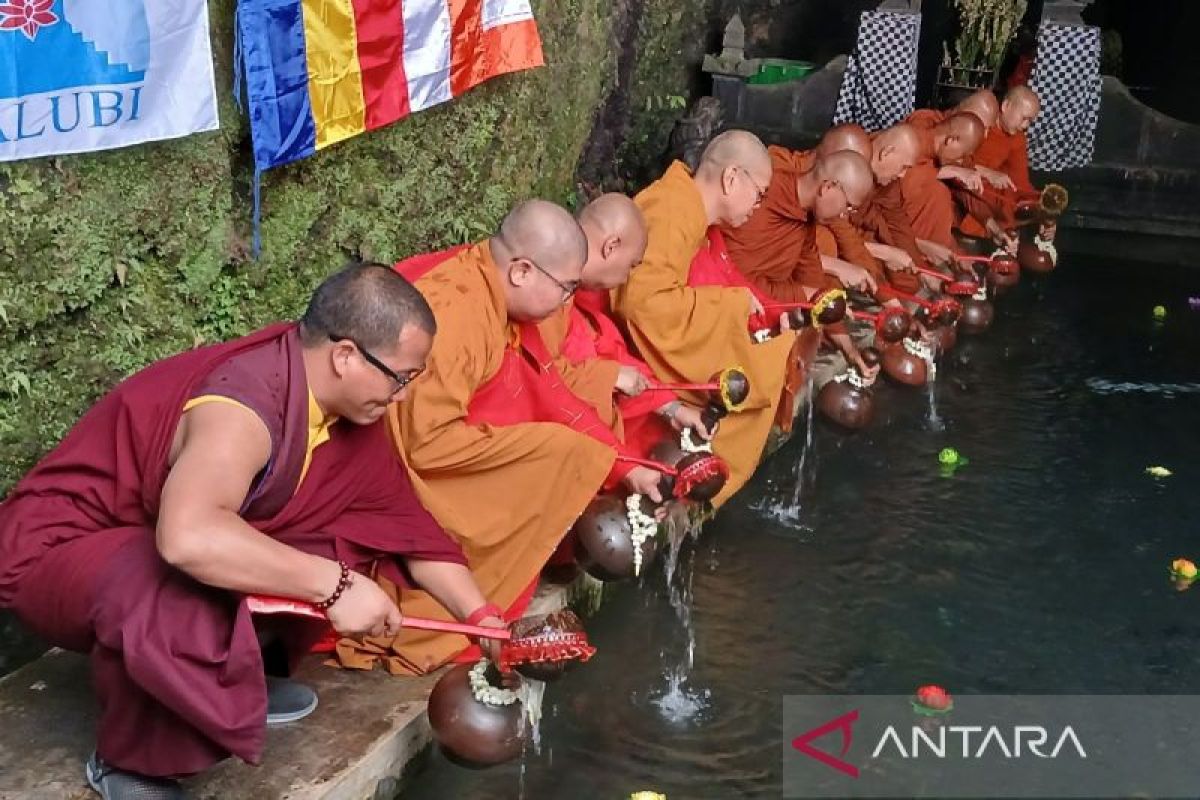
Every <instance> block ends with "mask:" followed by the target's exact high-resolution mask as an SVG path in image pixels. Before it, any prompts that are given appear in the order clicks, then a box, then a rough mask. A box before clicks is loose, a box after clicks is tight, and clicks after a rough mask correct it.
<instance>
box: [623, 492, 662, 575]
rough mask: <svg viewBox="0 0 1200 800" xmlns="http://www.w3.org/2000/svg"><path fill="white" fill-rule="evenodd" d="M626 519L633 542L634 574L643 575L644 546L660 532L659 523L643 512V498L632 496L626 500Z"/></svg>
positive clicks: (638, 495)
mask: <svg viewBox="0 0 1200 800" xmlns="http://www.w3.org/2000/svg"><path fill="white" fill-rule="evenodd" d="M625 517H626V518H627V519H628V520H629V531H630V533H629V538H630V541H632V542H633V574H634V576H635V577H637V576H640V575H641V574H642V545H643V544H645V543H646V540H647V539H649V538H650V537H651V536H653V535H654V534H655V533H657V532H658V521H657V520H656V519H654V517H652V516H651V515H649V514H647V513H646V512H644V511H642V496H641V495H640V494H631V495H629V497H626V498H625Z"/></svg>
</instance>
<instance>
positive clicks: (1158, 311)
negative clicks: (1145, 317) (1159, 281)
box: [1154, 306, 1167, 319]
mask: <svg viewBox="0 0 1200 800" xmlns="http://www.w3.org/2000/svg"><path fill="white" fill-rule="evenodd" d="M1154 318H1155V319H1166V318H1167V309H1166V308H1165V307H1164V306H1155V307H1154Z"/></svg>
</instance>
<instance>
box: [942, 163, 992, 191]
mask: <svg viewBox="0 0 1200 800" xmlns="http://www.w3.org/2000/svg"><path fill="white" fill-rule="evenodd" d="M938 178H940V179H941V180H944V181H958V182H959V183H961V184H962V185H963V186H965V187H967V188H968V189H970V190H971V191H972V192H982V191H983V178H981V177H979V173H978V172H976V171H975V170H973V169H967V168H966V167H955V166H949V167H942V168H941V169H939V170H938Z"/></svg>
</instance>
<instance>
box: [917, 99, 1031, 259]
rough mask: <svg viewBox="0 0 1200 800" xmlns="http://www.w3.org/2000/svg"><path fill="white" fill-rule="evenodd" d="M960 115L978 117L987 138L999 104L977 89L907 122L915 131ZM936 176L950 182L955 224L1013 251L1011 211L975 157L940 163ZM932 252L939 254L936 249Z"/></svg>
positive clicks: (992, 180) (997, 117) (921, 111)
mask: <svg viewBox="0 0 1200 800" xmlns="http://www.w3.org/2000/svg"><path fill="white" fill-rule="evenodd" d="M961 114H971V115H973V116H975V117H977V118H978V119H979V121H980V122H982V123H983V135H984V136H986V135H987V134H988V132H990V131H991V130H993V129H994V128H995V127H996V124H997V120H998V119H999V115H1000V104H999V101H997V100H996V95H995V94H993V93H992V91H991V90H990V89H979V90H978V91H976V92H973V93H972V94H970V95H968V96H967V97H966V98H964V99H963V100H962V101H961V102H959V104H958V105H956V106H955V107H954V108H952V109H950V110H948V111H936V110H934V109H920V110H918V111H914V112H913V113H912V114H910V115H909V117H908V120H907V121H908V122H909V123H910V124H912V125H915V126H917V127H918V128H922V129H925V130H932V129H933V128H934V127H936V126H938V125H940V124H942V123H945V122H946V121H947V120H949V119H950V118H951V117H953V116H956V115H961ZM980 141H981V142H982V138H981V140H980ZM938 174H939V177H940V178H941V179H942V180H945V181H949V182H950V183H949V186H950V191H951V197H952V199H953V201H954V206H955V209H954V214H955V222H956V224H957V225H958V226H965V227H966V228H968V229H970V230H975V231H978V235H979V236H981V237H990V238H991V239H992V240H993V241H994V242H995V243H996V244H997V246H999V247H1004V248H1006V249H1008V250H1010V251H1012V252H1015V250H1016V245H1017V241H1016V238H1015V237H1014V236H1012V235H1011V234H1010V233H1009V232H1008V231H1009V230H1010V229H1011V228H1012V227H1013V219H1012V215H1011V213H1010V209H1009V208H1008V207H1007V206H1006V204H1005V203H1004V202H1003V198H1002V197H1000V196H999V195H997V194H996V193H995V192H994V191H993V189H992V187H993V185H994V183H995V176H994V175H993V174H992V173H991V172H990V171H989V170H987V169H979V168H978V164H977V162H976V160H975V154H974V153H973V152H972V153H968V154H967V155H965V156H963V157H961V158H959V159H957V160H956V161H955V162H954V163H949V164H948V163H946V162H943V166H942V169H941V170H940V171H939V173H938ZM927 249H931V248H927ZM950 249H951V251H953V248H950ZM932 251H933V252H934V253H936V254H938V255H941V254H942V252H941V251H940V250H939V249H937V248H932ZM943 260H944V259H943Z"/></svg>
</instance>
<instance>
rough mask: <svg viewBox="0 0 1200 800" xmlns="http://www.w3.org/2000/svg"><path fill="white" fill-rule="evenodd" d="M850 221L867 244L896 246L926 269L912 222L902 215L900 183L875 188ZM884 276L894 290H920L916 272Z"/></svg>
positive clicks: (902, 203) (906, 291) (893, 182)
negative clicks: (868, 242) (875, 243)
mask: <svg viewBox="0 0 1200 800" xmlns="http://www.w3.org/2000/svg"><path fill="white" fill-rule="evenodd" d="M850 221H851V222H852V223H853V224H854V226H855V227H856V228H858V230H859V231H860V232H861V233H862V235H863V238H864V239H866V240H867V241H870V242H877V243H879V244H886V245H891V246H892V247H897V248H899V249H901V250H903V251H904V252H906V253H908V255H909V256H910V257H911V258H912V260H913V263H914V264H916V265H917V266H918V267H925V268H928V266H929V262H928V261H927V260H926V259H925V254H924V253H922V252H921V248H920V247H918V246H917V237H916V234H914V233H913V229H912V222H910V221H909V219H908V215H907V214H906V213H905V212H904V195H903V193H902V192H901V188H900V181H899V180H895V181H892V182H891V183H889V184H888V185H887V186H877V187H876V188H875V191H874V192H873V193H872V195H871V197H870V198H869V199H868V200H867V202H865V203H863V204H862V205H861V206H859V207H858V208H857V209H855V211H854V213H853V214H851V215H850ZM885 269H886V268H885ZM887 276H888V281H889V282H890V283H891V285H892V287H893V288H894V289H896V290H897V291H900V292H905V293H907V294H916V293H917V292H918V291H920V289H921V280H920V278H919V277H917V275H916V274H915V273H912V272H903V271H901V270H892V269H888V270H887Z"/></svg>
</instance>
